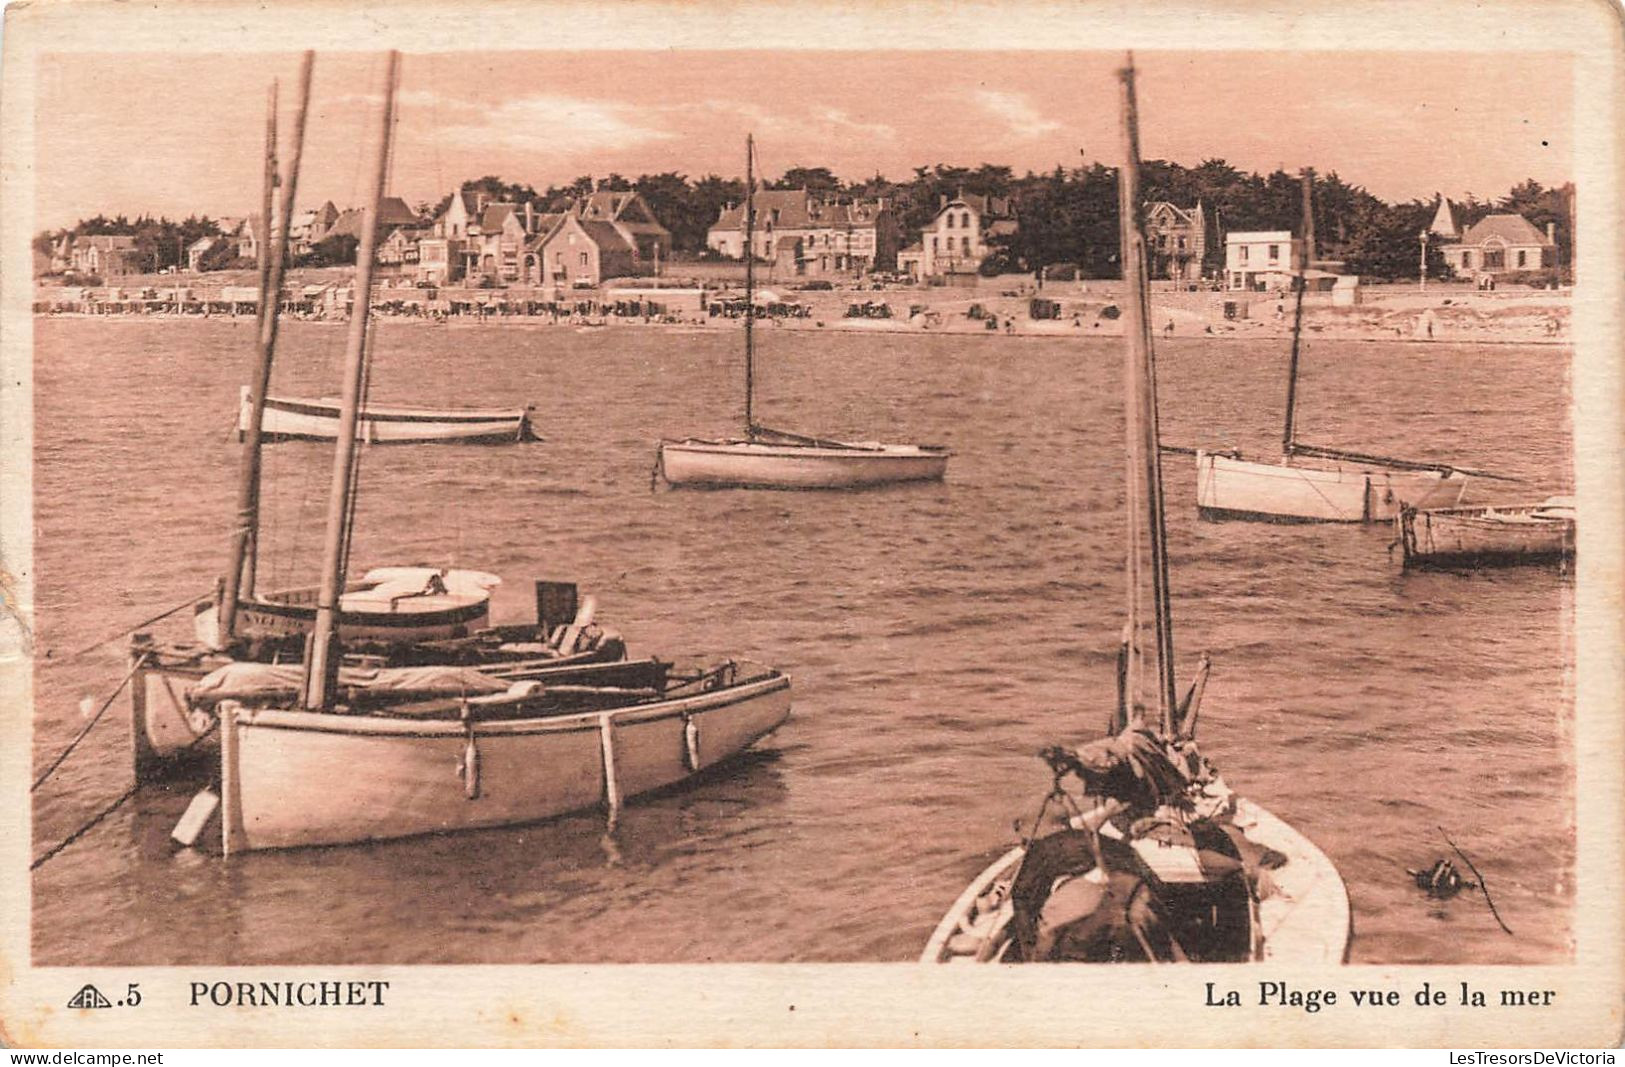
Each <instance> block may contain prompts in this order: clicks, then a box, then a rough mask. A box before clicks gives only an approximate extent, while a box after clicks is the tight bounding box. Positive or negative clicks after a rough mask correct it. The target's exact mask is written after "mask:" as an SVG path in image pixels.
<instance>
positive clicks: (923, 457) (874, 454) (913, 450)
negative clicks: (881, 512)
mask: <svg viewBox="0 0 1625 1067" xmlns="http://www.w3.org/2000/svg"><path fill="white" fill-rule="evenodd" d="M755 159H756V150H755V141H754V139H753V138H751V137H747V138H746V139H745V185H746V190H747V191H746V194H745V300H744V307H743V310H742V316H743V318H744V324H745V433H744V436H743V437H731V438H720V439H703V438H693V437H690V438H685V439H683V440H667V441H661V442H660V443H659V444H658V445H657V446H656V447H655V473H656V474H657V475H658V476H659V477H661V478H663V479H664V480H665V482H666V484H667V485H669V486H672V487H673V488H696V489H860V488H865V487H868V486H876V485H894V484H897V483H901V482H935V481H941V480H942V479H943V477H944V476H945V475H946V474H947V473H948V460H949V459H951V458H952V456H953V453H952V452H950V451H949V450H948V449H947V448H946V447H945V446H943V445H922V444H887V443H885V442H881V441H836V440H831V439H829V438H824V437H813V436H809V435H807V434H800V433H791V432H789V431H787V430H774V429H770V428H768V427H766V426H762V425H760V424H759V423H757V422H756V416H755V409H754V406H753V405H754V401H755V393H756V371H755V368H756V344H755V337H756V334H755V328H754V326H755V320H756V317H757V316H758V315H760V314H761V311H760V310H759V309H758V296H759V294H758V293H757V292H756V270H755V263H756V252H755V249H756V240H755V235H756V170H755Z"/></svg>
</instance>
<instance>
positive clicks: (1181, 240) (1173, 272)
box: [1145, 200, 1207, 282]
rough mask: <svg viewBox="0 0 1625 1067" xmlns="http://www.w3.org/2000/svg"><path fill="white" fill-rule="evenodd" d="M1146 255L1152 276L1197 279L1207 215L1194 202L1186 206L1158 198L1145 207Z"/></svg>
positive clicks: (1180, 279)
mask: <svg viewBox="0 0 1625 1067" xmlns="http://www.w3.org/2000/svg"><path fill="white" fill-rule="evenodd" d="M1145 243H1146V258H1147V260H1148V261H1149V263H1148V265H1149V267H1150V271H1151V277H1153V278H1169V279H1172V280H1173V281H1179V282H1194V281H1200V280H1201V278H1202V257H1203V256H1204V255H1206V254H1207V215H1206V213H1204V212H1203V210H1202V205H1201V204H1200V203H1198V204H1197V205H1196V206H1195V207H1193V208H1190V209H1188V210H1187V209H1186V208H1182V207H1178V206H1176V205H1174V204H1171V203H1169V202H1168V201H1166V200H1158V201H1156V202H1155V203H1152V204H1148V205H1146V209H1145Z"/></svg>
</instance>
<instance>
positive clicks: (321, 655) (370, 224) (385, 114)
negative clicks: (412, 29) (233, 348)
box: [304, 52, 401, 710]
mask: <svg viewBox="0 0 1625 1067" xmlns="http://www.w3.org/2000/svg"><path fill="white" fill-rule="evenodd" d="M400 58H401V57H400V53H399V52H390V53H389V56H388V60H387V62H386V63H385V64H384V84H383V100H384V106H383V108H382V112H381V115H380V120H381V121H380V129H379V133H378V139H377V143H376V144H375V145H374V146H373V155H372V156H371V157H370V158H369V160H368V166H367V168H366V170H365V171H364V173H366V174H367V175H368V176H369V178H370V179H371V185H370V187H369V188H368V198H367V201H366V209H365V211H364V212H363V214H362V219H361V243H360V245H359V247H357V249H356V256H355V285H354V289H353V292H354V294H355V295H354V301H353V303H352V305H351V311H350V333H349V337H348V338H347V339H346V343H345V348H344V391H343V393H342V394H341V396H340V407H339V426H338V441H337V442H336V447H335V448H334V451H333V481H332V491H331V493H330V494H329V496H328V500H327V539H326V543H325V545H324V546H323V549H322V585H321V592H320V593H319V594H318V596H317V600H316V626H315V629H314V630H313V632H312V633H311V639H310V654H309V656H307V657H306V661H305V663H306V667H305V671H306V673H305V700H304V705H305V707H306V708H308V709H311V710H317V709H320V708H325V707H327V706H328V705H329V704H331V702H332V696H333V691H332V690H333V680H334V677H335V675H336V673H337V672H336V671H335V669H334V668H335V666H336V663H337V658H336V648H335V645H336V638H337V634H338V605H339V598H340V596H341V595H342V593H343V590H344V557H345V555H346V550H345V549H346V546H345V541H346V528H347V526H348V524H349V523H348V520H349V514H350V499H351V493H352V491H353V485H352V477H353V472H354V466H353V463H354V458H355V450H356V439H355V430H356V420H357V415H358V412H359V409H360V406H361V382H362V376H363V363H364V362H365V360H366V351H367V323H368V319H369V318H370V317H371V311H372V266H373V258H374V255H375V251H376V247H377V244H378V203H379V201H380V200H382V199H383V196H384V179H385V175H386V173H387V171H388V167H389V147H390V133H391V129H392V127H393V124H394V117H395V82H396V75H397V73H398V72H399V69H400Z"/></svg>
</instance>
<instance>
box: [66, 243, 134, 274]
mask: <svg viewBox="0 0 1625 1067" xmlns="http://www.w3.org/2000/svg"><path fill="white" fill-rule="evenodd" d="M70 258H71V259H72V261H73V269H74V270H75V271H77V272H79V273H80V274H98V275H101V276H103V277H106V276H107V275H110V274H135V273H137V272H138V271H139V270H140V269H141V268H140V265H139V264H138V262H137V260H138V259H139V258H140V253H139V252H137V251H136V247H135V238H134V237H130V236H126V235H123V234H98V235H96V236H92V237H75V238H74V240H73V252H72V254H71V257H70Z"/></svg>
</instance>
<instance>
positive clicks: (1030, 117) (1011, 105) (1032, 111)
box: [967, 89, 1061, 137]
mask: <svg viewBox="0 0 1625 1067" xmlns="http://www.w3.org/2000/svg"><path fill="white" fill-rule="evenodd" d="M967 95H968V98H969V100H970V102H971V103H972V104H975V105H976V106H977V107H979V108H981V109H982V110H983V111H986V112H987V113H988V114H989V115H992V116H993V117H994V118H996V119H999V120H1001V121H1003V122H1005V123H1007V124H1008V125H1009V127H1010V132H1011V133H1013V134H1015V135H1016V136H1017V137H1042V136H1043V135H1044V134H1046V133H1053V132H1055V131H1056V130H1058V129H1060V128H1061V124H1060V123H1059V122H1056V121H1055V120H1053V119H1047V118H1045V117H1044V116H1043V115H1041V114H1040V113H1039V111H1038V109H1037V108H1035V107H1034V106H1033V105H1032V101H1030V100H1028V99H1027V96H1026V94H1024V93H1011V92H1004V91H1001V90H998V89H973V90H971V91H970V93H969V94H967Z"/></svg>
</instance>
